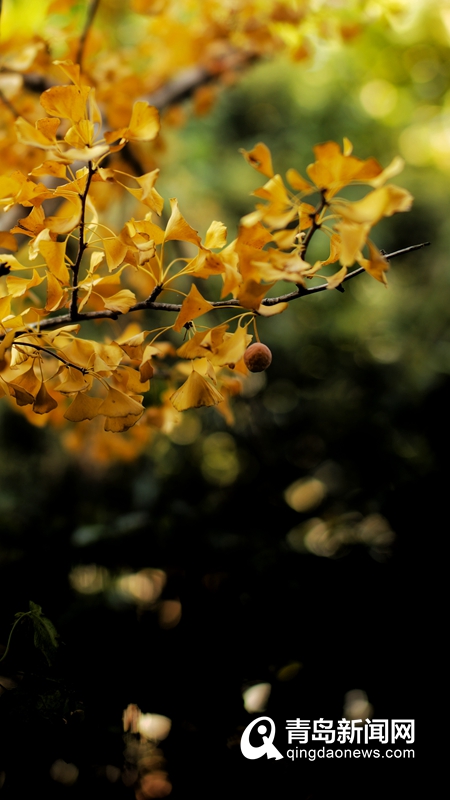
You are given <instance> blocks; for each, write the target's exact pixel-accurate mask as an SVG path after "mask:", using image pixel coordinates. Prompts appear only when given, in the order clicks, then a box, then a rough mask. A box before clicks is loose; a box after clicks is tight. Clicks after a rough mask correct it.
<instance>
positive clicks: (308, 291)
mask: <svg viewBox="0 0 450 800" xmlns="http://www.w3.org/2000/svg"><path fill="white" fill-rule="evenodd" d="M429 244H430V242H421V243H420V244H412V245H410V246H409V247H404V248H401V249H400V250H395V251H393V252H392V253H385V254H384V258H385V259H386V261H389V260H390V259H392V258H398V256H401V255H404V254H405V253H410V252H412V251H414V250H420V249H421V248H422V247H428V246H429ZM365 271H366V270H365V269H364V267H358V268H356V269H354V270H352V272H349V273H348V274H347V275H346V276H345V278H344V279H343V282H344V281H349V280H351V279H352V278H355V277H356V276H357V275H361V274H362V273H363V272H365ZM336 288H339V287H336ZM327 289H328V282H325V283H321V284H319V285H318V286H311V287H310V288H306V287H304V286H301V285H299V286H298V287H297V288H296V290H295V291H293V292H288V293H287V294H283V295H279V296H277V297H266V298H264V300H263V301H262V305H263V306H275V305H277V304H278V303H290V302H292V301H293V300H298V299H299V298H300V297H305V296H307V295H312V294H317V293H318V292H324V291H326V290H327ZM163 290H164V287H163V286H156V287H155V288H154V289H153V291H152V293H151V294H150V295H149V297H147V299H146V300H142V301H140V302H139V303H135V304H134V305H132V306H131V307H130V308H129V310H128V312H127V315H128V314H131V313H133V312H137V311H166V312H172V313H174V314H178V313H179V311H180V309H181V304H180V303H161V302H158V301H157V300H156V298H157V297H158V296H159V295H160V294H161V292H162V291H163ZM211 306H212V307H213V308H214V309H220V308H244V307H243V306H241V304H240V302H239V300H238V299H236V298H230V299H229V300H215V301H212V302H211ZM244 310H246V311H248V310H249V309H248V308H247V309H244ZM254 313H255V314H256V315H257V314H258V312H257V311H256V310H255V312H254ZM121 316H124V314H123V312H121V311H110V310H108V309H105V310H102V311H85V312H82V313H77V314H76V316H72V314H71V313H69V314H63V315H60V316H58V317H50V318H48V319H45V320H41V321H40V322H39V323H32V324H31V325H29V326H28V330H36V329H38V330H39V331H44V330H47V331H49V330H55V329H56V328H60V327H63V326H64V325H69V324H71V323H73V322H74V321H76V322H92V321H94V320H107V319H110V320H116V319H118V318H119V317H121ZM23 333H25V331H17V335H18V336H20V335H23ZM3 338H4V337H3V336H1V335H0V341H1V340H2V339H3Z"/></svg>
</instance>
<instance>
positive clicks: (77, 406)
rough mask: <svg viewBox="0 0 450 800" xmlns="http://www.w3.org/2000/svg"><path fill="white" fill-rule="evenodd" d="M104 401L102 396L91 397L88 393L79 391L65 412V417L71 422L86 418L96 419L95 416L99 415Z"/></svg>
mask: <svg viewBox="0 0 450 800" xmlns="http://www.w3.org/2000/svg"><path fill="white" fill-rule="evenodd" d="M102 403H103V400H102V398H101V397H90V396H89V395H88V394H82V393H81V392H79V393H78V394H77V396H76V397H75V400H74V401H73V403H71V405H70V406H69V408H68V409H67V411H66V413H65V414H64V419H68V420H70V422H82V420H84V419H94V417H97V416H98V415H99V413H100V411H99V409H100V406H101V405H102Z"/></svg>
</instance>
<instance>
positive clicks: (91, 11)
mask: <svg viewBox="0 0 450 800" xmlns="http://www.w3.org/2000/svg"><path fill="white" fill-rule="evenodd" d="M99 5H100V0H90V3H89V7H88V12H87V16H86V22H85V23H84V28H83V32H82V34H81V36H80V43H79V45H78V52H77V56H76V62H77V64H79V65H80V66H81V65H82V63H83V55H84V48H85V46H86V39H87V37H88V35H89V31H90V29H91V27H92V23H93V22H94V18H95V15H96V13H97V10H98V7H99Z"/></svg>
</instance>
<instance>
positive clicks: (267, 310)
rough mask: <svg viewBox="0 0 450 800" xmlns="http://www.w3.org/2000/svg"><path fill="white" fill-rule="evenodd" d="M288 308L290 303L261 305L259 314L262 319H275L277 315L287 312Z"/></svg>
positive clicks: (258, 310)
mask: <svg viewBox="0 0 450 800" xmlns="http://www.w3.org/2000/svg"><path fill="white" fill-rule="evenodd" d="M288 306H289V303H275V305H274V306H264V305H263V304H262V303H261V305H260V307H259V308H258V309H257V312H258V314H260V316H261V317H274V316H275V315H276V314H282V313H283V311H286V309H287V308H288Z"/></svg>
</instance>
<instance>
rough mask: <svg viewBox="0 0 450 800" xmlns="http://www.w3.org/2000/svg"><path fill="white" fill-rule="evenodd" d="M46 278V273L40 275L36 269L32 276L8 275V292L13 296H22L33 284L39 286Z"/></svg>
mask: <svg viewBox="0 0 450 800" xmlns="http://www.w3.org/2000/svg"><path fill="white" fill-rule="evenodd" d="M44 279H45V275H42V276H41V275H39V273H38V272H37V271H36V270H35V269H34V270H33V275H32V277H31V278H18V277H17V276H16V275H8V276H7V278H6V285H7V287H8V293H9V294H10V296H11V297H22V295H24V294H26V292H28V290H29V289H32V288H33V286H39V284H40V283H42V281H43V280H44Z"/></svg>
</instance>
